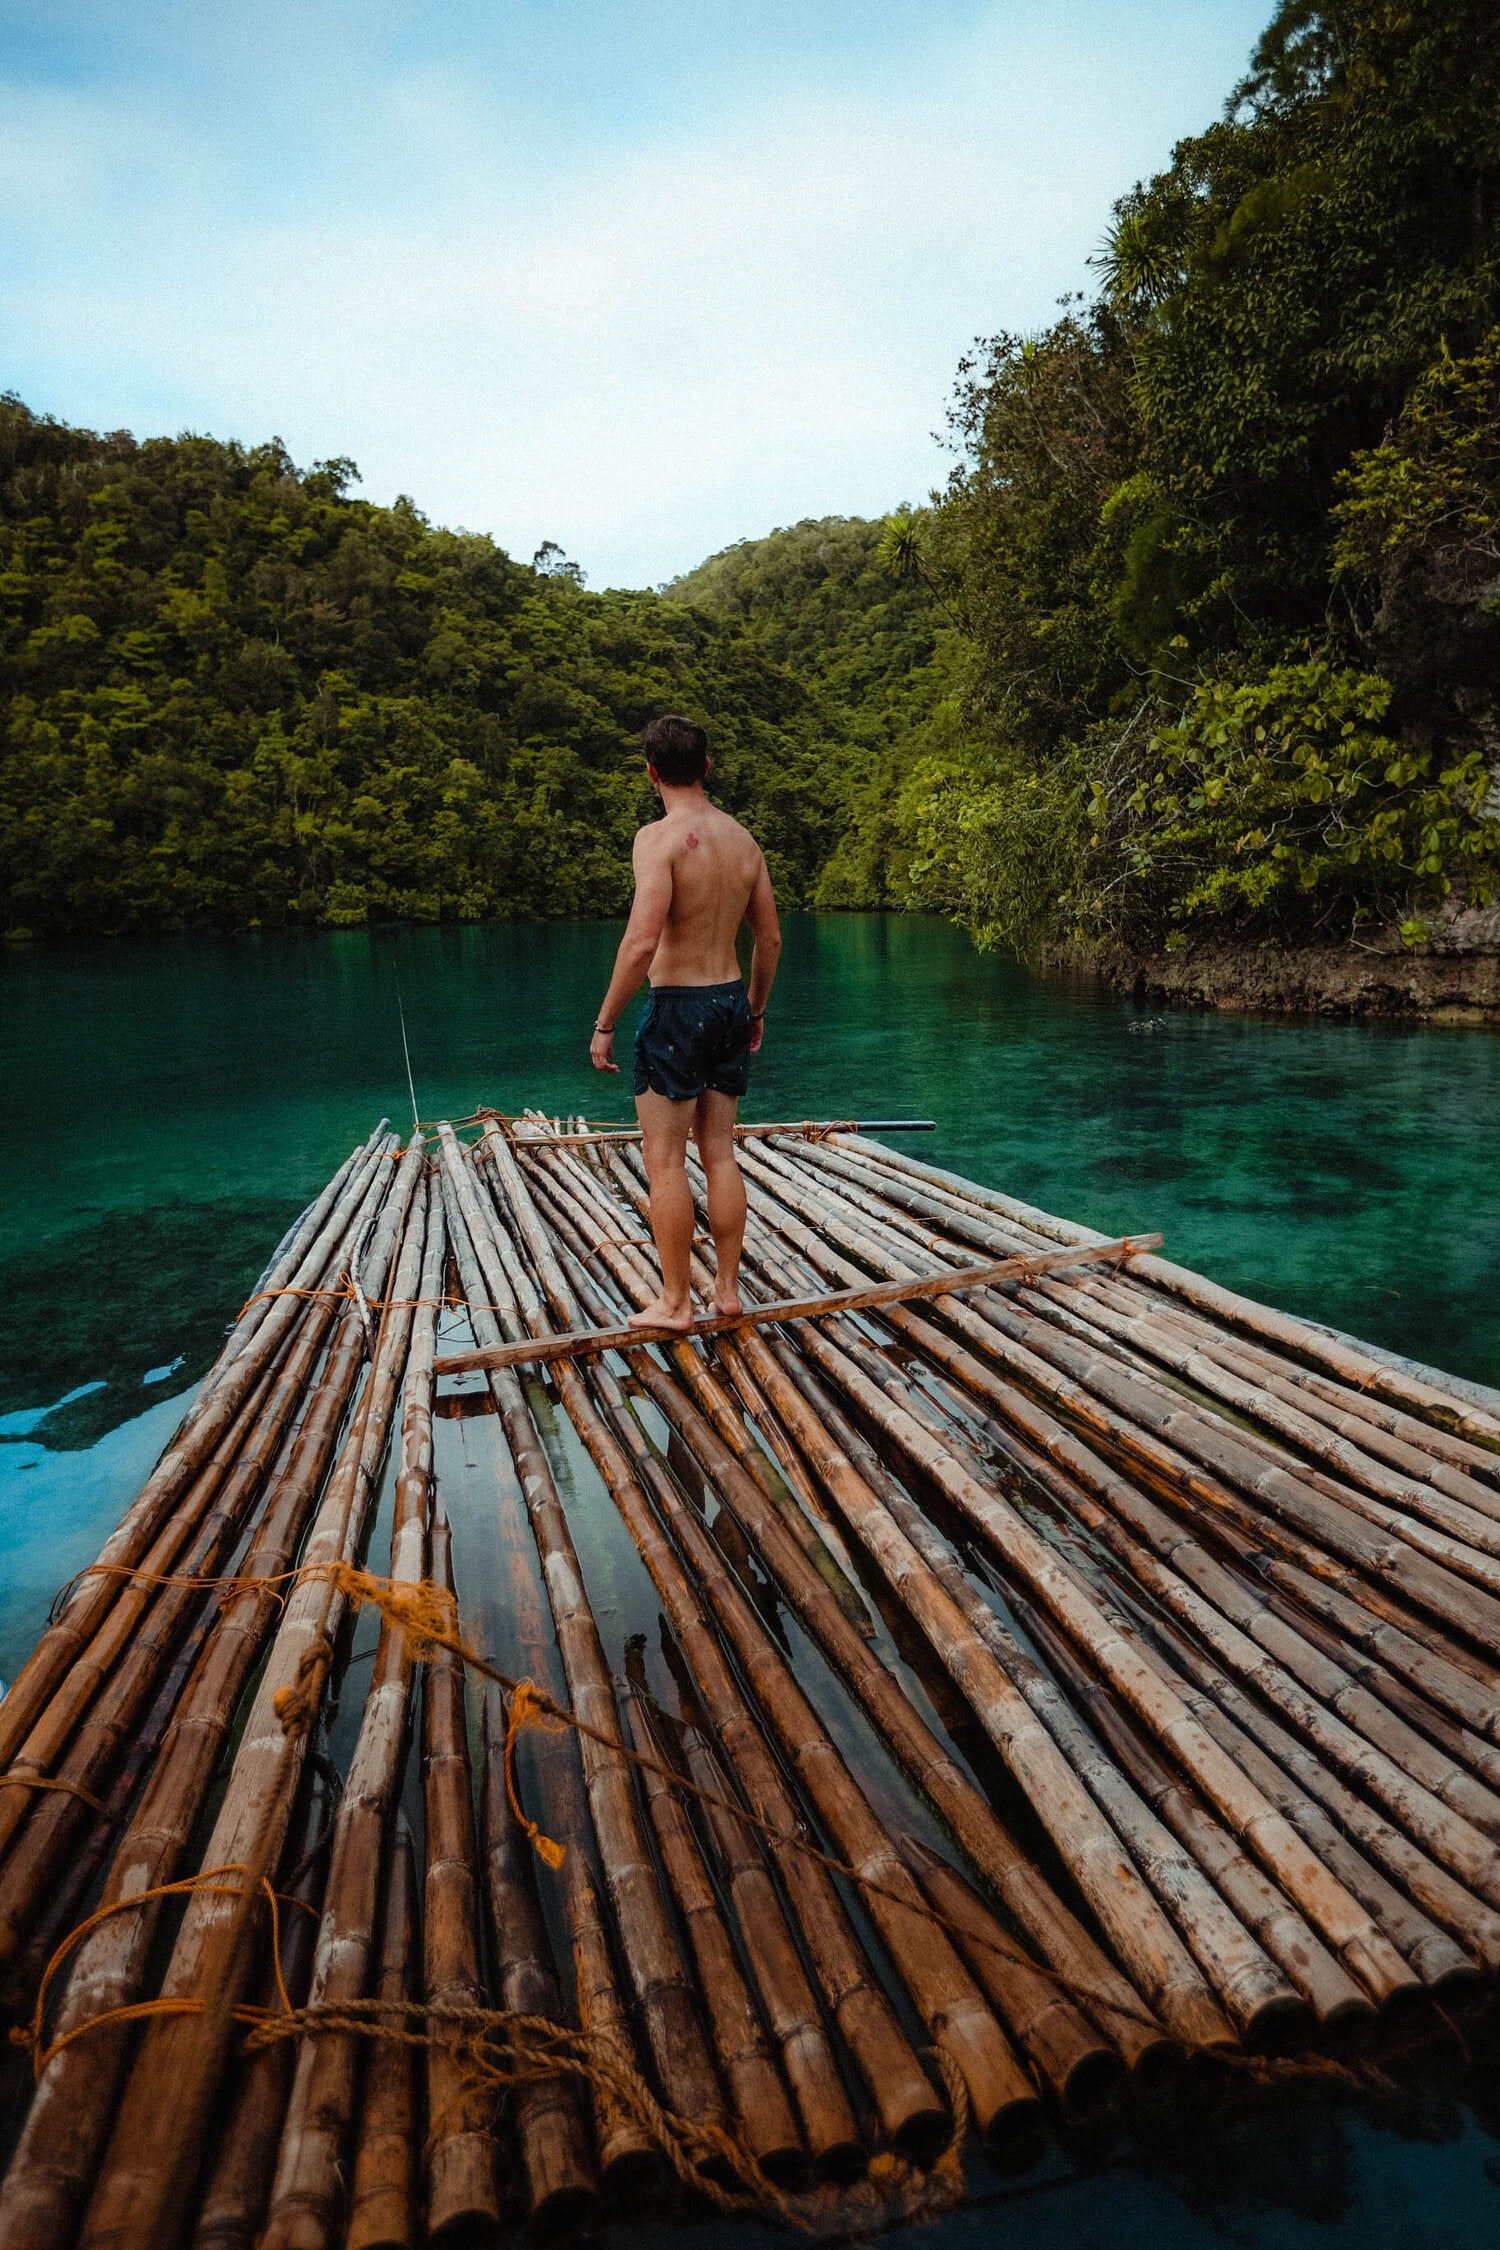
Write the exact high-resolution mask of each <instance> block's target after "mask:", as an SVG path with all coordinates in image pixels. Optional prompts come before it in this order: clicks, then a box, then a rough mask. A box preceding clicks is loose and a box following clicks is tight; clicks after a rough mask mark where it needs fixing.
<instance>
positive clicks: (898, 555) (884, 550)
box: [875, 514, 925, 578]
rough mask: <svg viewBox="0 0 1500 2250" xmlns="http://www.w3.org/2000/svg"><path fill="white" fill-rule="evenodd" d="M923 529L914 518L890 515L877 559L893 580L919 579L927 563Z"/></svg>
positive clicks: (882, 535) (881, 537)
mask: <svg viewBox="0 0 1500 2250" xmlns="http://www.w3.org/2000/svg"><path fill="white" fill-rule="evenodd" d="M924 559H925V558H924V550H923V545H922V527H921V525H920V524H919V522H918V521H917V518H916V517H915V516H914V515H910V514H901V515H895V516H887V517H886V519H885V529H884V530H883V531H882V533H881V535H880V543H879V545H878V546H877V547H876V549H875V560H876V562H877V563H878V564H879V566H880V568H881V569H882V570H883V571H885V572H886V574H887V575H888V576H889V577H891V578H920V577H921V576H922V575H923V571H922V564H923V561H924Z"/></svg>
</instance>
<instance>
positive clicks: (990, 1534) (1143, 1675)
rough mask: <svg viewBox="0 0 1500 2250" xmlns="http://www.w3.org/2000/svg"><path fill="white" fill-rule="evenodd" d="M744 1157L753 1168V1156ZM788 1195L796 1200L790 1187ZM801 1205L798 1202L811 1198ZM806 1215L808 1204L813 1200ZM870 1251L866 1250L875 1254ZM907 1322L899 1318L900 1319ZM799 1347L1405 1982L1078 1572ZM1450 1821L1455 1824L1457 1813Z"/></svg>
mask: <svg viewBox="0 0 1500 2250" xmlns="http://www.w3.org/2000/svg"><path fill="white" fill-rule="evenodd" d="M748 1162H749V1163H750V1164H752V1165H753V1166H755V1167H756V1168H757V1169H759V1160H758V1159H750V1160H748ZM789 1192H790V1193H791V1194H793V1195H794V1196H795V1195H796V1191H789ZM800 1200H802V1201H803V1202H804V1203H805V1202H806V1201H807V1198H805V1197H801V1198H800ZM813 1208H816V1199H814V1204H813ZM838 1224H839V1225H840V1227H841V1229H842V1231H843V1233H844V1234H845V1235H846V1236H849V1237H851V1238H852V1239H856V1240H857V1239H859V1238H858V1235H857V1230H854V1229H852V1228H851V1227H850V1226H849V1225H848V1223H847V1222H845V1221H839V1222H838ZM875 1255H876V1253H875V1252H873V1251H871V1252H870V1256H871V1258H872V1259H873V1258H874V1257H875ZM940 1304H941V1305H942V1306H943V1309H944V1310H946V1308H947V1306H948V1305H950V1304H952V1305H956V1300H955V1299H952V1298H949V1299H947V1300H940ZM959 1309H960V1310H961V1309H962V1308H959ZM894 1311H895V1313H896V1314H897V1315H898V1316H900V1315H902V1312H903V1309H902V1308H899V1307H897V1308H894ZM914 1318H915V1316H912V1315H904V1319H905V1320H913V1319H914ZM799 1343H800V1345H801V1349H802V1350H803V1352H804V1354H805V1355H806V1356H807V1357H808V1358H810V1359H811V1360H812V1361H813V1362H814V1364H815V1365H817V1366H818V1367H819V1368H820V1369H821V1370H822V1371H823V1372H824V1373H825V1374H827V1375H829V1376H831V1377H832V1379H833V1380H834V1382H835V1384H836V1386H837V1387H838V1388H839V1389H840V1390H842V1391H843V1392H844V1394H845V1395H846V1396H847V1397H848V1398H850V1399H851V1400H852V1402H853V1403H854V1404H855V1405H856V1406H857V1407H858V1409H859V1411H860V1412H861V1413H862V1414H863V1415H865V1417H866V1418H867V1419H868V1420H869V1421H870V1422H871V1423H873V1424H874V1426H876V1427H877V1428H879V1429H881V1430H882V1431H883V1432H884V1433H885V1434H886V1435H887V1436H888V1437H889V1438H890V1439H891V1440H892V1442H893V1443H895V1444H896V1445H897V1446H898V1447H899V1448H900V1450H901V1451H902V1453H903V1454H904V1455H905V1456H906V1457H907V1458H908V1459H909V1460H911V1461H912V1462H913V1463H914V1465H915V1466H916V1467H918V1468H919V1469H920V1470H921V1471H922V1472H923V1473H924V1474H926V1475H928V1476H930V1477H931V1479H932V1480H933V1482H934V1483H935V1484H936V1485H937V1486H938V1487H939V1489H940V1490H941V1491H942V1492H943V1493H944V1496H945V1497H946V1498H947V1499H948V1500H949V1501H950V1502H951V1503H952V1504H953V1505H955V1506H956V1507H958V1508H959V1510H960V1512H961V1513H962V1514H963V1515H965V1516H966V1517H968V1518H969V1520H970V1521H971V1522H973V1523H974V1524H975V1525H976V1527H977V1528H979V1529H981V1530H982V1531H983V1532H984V1533H985V1535H986V1537H987V1538H988V1539H989V1540H990V1543H991V1545H992V1546H993V1547H994V1549H995V1551H996V1552H997V1553H998V1554H999V1556H1000V1558H1001V1560H1002V1562H1003V1563H1004V1565H1005V1567H1006V1569H1007V1570H1009V1571H1014V1572H1016V1574H1017V1575H1018V1577H1019V1580H1020V1582H1021V1583H1022V1584H1023V1585H1024V1586H1025V1587H1026V1588H1027V1589H1028V1590H1029V1591H1030V1592H1031V1593H1032V1594H1033V1596H1034V1598H1036V1599H1037V1600H1038V1601H1039V1602H1040V1603H1041V1605H1042V1607H1043V1608H1044V1610H1045V1611H1046V1612H1047V1614H1048V1615H1049V1616H1052V1617H1054V1618H1055V1619H1056V1620H1057V1622H1058V1623H1059V1624H1060V1625H1061V1626H1062V1628H1063V1630H1064V1631H1065V1632H1066V1634H1067V1636H1068V1638H1069V1639H1070V1640H1072V1641H1073V1642H1074V1643H1075V1645H1077V1646H1078V1647H1080V1648H1081V1649H1083V1650H1084V1651H1085V1652H1086V1653H1087V1654H1088V1655H1089V1657H1090V1659H1091V1660H1092V1661H1093V1662H1094V1663H1095V1664H1096V1665H1097V1667H1098V1669H1099V1670H1100V1671H1101V1673H1102V1674H1103V1676H1104V1677H1105V1679H1106V1680H1107V1681H1108V1682H1109V1684H1110V1685H1111V1686H1112V1687H1113V1688H1114V1689H1115V1690H1116V1691H1117V1692H1118V1693H1120V1694H1122V1695H1123V1696H1124V1697H1125V1698H1126V1701H1127V1703H1128V1704H1129V1706H1130V1708H1131V1709H1132V1710H1133V1711H1135V1712H1136V1713H1137V1715H1138V1716H1140V1717H1141V1718H1142V1719H1143V1720H1144V1721H1145V1723H1146V1725H1147V1726H1148V1728H1149V1729H1150V1730H1151V1731H1152V1732H1153V1733H1155V1734H1158V1735H1159V1736H1160V1737H1161V1738H1162V1740H1163V1741H1164V1742H1165V1743H1167V1744H1168V1745H1169V1746H1170V1748H1171V1751H1172V1755H1173V1757H1174V1759H1175V1761H1176V1762H1177V1763H1178V1764H1179V1765H1181V1766H1182V1767H1183V1768H1184V1770H1185V1771H1187V1772H1188V1773H1189V1774H1190V1775H1191V1777H1192V1778H1193V1779H1194V1780H1195V1781H1196V1782H1197V1784H1198V1786H1199V1787H1200V1788H1201V1789H1202V1790H1203V1791H1204V1793H1205V1795H1206V1796H1207V1797H1208V1799H1209V1801H1210V1803H1211V1804H1213V1805H1214V1807H1215V1809H1216V1810H1217V1811H1218V1812H1219V1814H1220V1816H1221V1817H1222V1818H1224V1819H1225V1820H1226V1821H1227V1822H1228V1824H1229V1826H1230V1828H1231V1829H1232V1830H1233V1831H1234V1832H1235V1833H1236V1834H1238V1835H1240V1836H1241V1837H1242V1839H1243V1840H1244V1841H1245V1842H1246V1843H1247V1845H1248V1846H1249V1847H1250V1848H1251V1850H1252V1851H1253V1852H1254V1853H1255V1855H1256V1857H1257V1858H1259V1859H1260V1860H1261V1861H1262V1864H1263V1865H1264V1866H1265V1867H1266V1869H1267V1872H1268V1873H1269V1874H1271V1875H1272V1877H1273V1878H1274V1879H1275V1880H1276V1881H1277V1882H1279V1883H1280V1884H1281V1886H1282V1888H1283V1889H1285V1890H1286V1891H1287V1892H1288V1895H1289V1896H1290V1897H1291V1898H1292V1900H1293V1901H1294V1903H1295V1904H1296V1905H1297V1906H1299V1907H1300V1908H1301V1910H1302V1911H1303V1912H1304V1913H1305V1914H1306V1915H1307V1916H1308V1919H1309V1920H1310V1921H1311V1922H1312V1924H1313V1927H1314V1928H1315V1929H1316V1930H1318V1931H1319V1933H1320V1934H1321V1935H1322V1936H1323V1937H1324V1938H1325V1939H1326V1940H1327V1941H1328V1942H1329V1943H1331V1944H1332V1945H1333V1947H1334V1949H1335V1950H1336V1951H1337V1952H1338V1953H1339V1954H1340V1956H1341V1957H1342V1958H1343V1959H1344V1961H1345V1964H1346V1966H1348V1967H1349V1968H1351V1969H1352V1970H1353V1971H1354V1973H1355V1974H1356V1975H1358V1976H1359V1978H1360V1981H1361V1982H1362V1983H1365V1984H1366V1985H1367V1987H1371V1988H1372V1989H1373V1990H1374V1991H1375V1992H1376V1993H1377V1995H1381V1994H1383V1993H1384V1991H1385V1990H1386V1989H1387V1987H1388V1986H1389V1984H1390V1980H1391V1979H1392V1978H1393V1977H1398V1976H1399V1977H1401V1978H1404V1976H1405V1975H1406V1973H1407V1972H1406V1970H1405V1965H1404V1964H1403V1963H1401V1962H1400V1960H1399V1957H1398V1956H1396V1955H1395V1953H1394V1949H1393V1948H1392V1947H1390V1945H1389V1944H1388V1942H1387V1941H1386V1940H1385V1939H1384V1938H1383V1937H1382V1936H1381V1933H1380V1932H1379V1931H1378V1930H1377V1929H1376V1928H1375V1926H1374V1925H1373V1923H1372V1922H1371V1920H1370V1917H1369V1916H1368V1914H1367V1913H1365V1911H1364V1910H1363V1909H1362V1908H1360V1907H1359V1905H1358V1902H1357V1901H1356V1900H1354V1899H1353V1898H1352V1897H1351V1895H1350V1894H1349V1893H1348V1892H1347V1891H1345V1890H1344V1888H1343V1886H1342V1885H1341V1884H1340V1883H1338V1882H1337V1881H1336V1880H1335V1878H1333V1877H1332V1876H1331V1875H1330V1874H1329V1873H1328V1871H1327V1869H1326V1868H1324V1867H1323V1866H1322V1864H1321V1862H1319V1861H1318V1860H1317V1859H1316V1858H1315V1857H1314V1855H1313V1854H1312V1853H1310V1852H1309V1851H1308V1850H1307V1848H1306V1846H1305V1844H1303V1842H1302V1840H1301V1838H1300V1837H1299V1836H1297V1834H1296V1832H1295V1831H1294V1830H1292V1829H1291V1828H1290V1826H1289V1825H1288V1823H1287V1822H1286V1821H1285V1820H1283V1819H1282V1817H1281V1816H1280V1815H1279V1814H1278V1813H1276V1812H1275V1811H1274V1808H1273V1807H1272V1806H1271V1805H1270V1804H1269V1803H1268V1802H1267V1800H1266V1799H1265V1798H1264V1797H1262V1796H1261V1795H1260V1793H1259V1791H1258V1790H1256V1789H1255V1788H1254V1787H1253V1786H1252V1785H1251V1784H1250V1783H1249V1782H1248V1781H1247V1780H1246V1777H1245V1776H1244V1775H1243V1774H1242V1773H1241V1772H1240V1771H1239V1769H1238V1768H1237V1767H1236V1766H1235V1765H1234V1764H1233V1761H1232V1760H1230V1759H1228V1758H1226V1757H1225V1756H1224V1755H1223V1753H1222V1752H1221V1751H1220V1750H1219V1749H1218V1747H1217V1745H1216V1744H1214V1743H1213V1742H1212V1741H1211V1739H1210V1738H1209V1737H1208V1736H1207V1735H1205V1734H1204V1732H1203V1730H1202V1729H1201V1728H1200V1727H1198V1726H1197V1725H1196V1723H1195V1722H1194V1721H1193V1720H1192V1718H1191V1715H1190V1714H1189V1713H1188V1712H1187V1710H1186V1708H1185V1706H1183V1705H1182V1703H1181V1701H1180V1699H1179V1698H1178V1697H1177V1696H1176V1695H1175V1694H1174V1693H1173V1692H1172V1691H1171V1690H1170V1688H1168V1687H1166V1685H1165V1683H1164V1682H1162V1681H1161V1680H1159V1679H1157V1678H1155V1677H1154V1676H1153V1675H1152V1674H1151V1672H1150V1671H1149V1669H1148V1668H1146V1667H1144V1666H1143V1665H1142V1664H1141V1661H1140V1658H1139V1656H1138V1654H1137V1653H1136V1651H1135V1650H1134V1648H1133V1647H1132V1646H1131V1645H1130V1644H1128V1643H1127V1642H1125V1641H1124V1640H1122V1639H1121V1637H1120V1636H1119V1635H1118V1634H1115V1633H1112V1632H1111V1631H1110V1630H1109V1628H1108V1627H1107V1626H1106V1625H1105V1624H1104V1622H1103V1621H1102V1620H1101V1618H1100V1617H1099V1615H1098V1612H1097V1610H1096V1608H1095V1606H1094V1604H1093V1603H1092V1601H1091V1599H1090V1597H1089V1595H1088V1593H1087V1591H1086V1589H1085V1588H1084V1586H1083V1585H1082V1584H1081V1583H1080V1582H1079V1580H1078V1579H1077V1578H1076V1576H1075V1575H1074V1574H1073V1573H1072V1572H1070V1571H1069V1570H1067V1569H1066V1567H1065V1566H1063V1565H1062V1564H1061V1563H1060V1562H1059V1561H1058V1560H1057V1559H1056V1558H1055V1557H1053V1556H1052V1555H1050V1554H1049V1552H1048V1550H1047V1549H1046V1547H1045V1546H1044V1545H1043V1544H1042V1542H1041V1541H1040V1540H1039V1539H1038V1538H1037V1536H1036V1534H1035V1533H1034V1532H1032V1531H1031V1530H1030V1529H1029V1528H1028V1527H1027V1526H1026V1525H1025V1524H1024V1523H1023V1522H1022V1521H1021V1519H1020V1518H1019V1517H1018V1516H1017V1515H1016V1514H1015V1512H1014V1510H1012V1509H1011V1508H1009V1507H1008V1506H1007V1505H1006V1504H1005V1503H1004V1502H1003V1501H1002V1500H1001V1499H1000V1498H999V1497H998V1495H996V1494H994V1493H993V1492H991V1491H990V1490H989V1489H987V1487H986V1486H985V1485H984V1483H983V1482H982V1481H981V1480H980V1478H979V1477H977V1476H976V1475H975V1474H974V1472H973V1469H972V1468H971V1467H970V1466H969V1465H968V1464H967V1463H966V1461H965V1460H964V1459H963V1458H961V1457H960V1455H961V1453H962V1450H963V1449H962V1448H961V1447H957V1448H956V1447H955V1446H953V1445H947V1446H945V1445H944V1444H943V1443H942V1442H941V1441H939V1440H936V1439H934V1438H933V1436H932V1434H931V1433H930V1432H929V1431H928V1430H926V1429H924V1428H923V1427H922V1426H921V1424H920V1423H918V1422H917V1421H916V1420H915V1419H914V1418H913V1417H912V1415H911V1414H910V1413H909V1412H907V1411H906V1409H905V1408H904V1407H903V1406H902V1405H900V1404H899V1403H897V1401H896V1399H895V1398H894V1397H893V1395H892V1394H891V1390H890V1388H889V1386H888V1385H887V1386H886V1387H882V1386H881V1385H880V1384H878V1383H875V1382H872V1381H871V1379H870V1377H869V1376H868V1375H867V1374H866V1373H865V1372H864V1370H863V1369H862V1368H860V1367H857V1366H856V1365H855V1364H854V1362H853V1361H852V1360H851V1359H850V1358H849V1357H848V1355H847V1354H846V1353H845V1352H843V1351H842V1350H841V1349H840V1348H839V1347H838V1346H837V1345H836V1344H834V1343H833V1342H832V1341H831V1340H830V1339H829V1338H828V1337H827V1336H825V1335H824V1334H823V1332H822V1329H821V1327H819V1326H815V1325H809V1326H808V1328H807V1329H806V1330H805V1331H803V1332H802V1334H801V1335H800V1337H799ZM966 1356H969V1355H966ZM1448 1818H1449V1821H1450V1822H1452V1820H1453V1819H1454V1816H1452V1815H1449V1816H1448ZM1470 1833H1471V1834H1472V1835H1473V1836H1474V1841H1475V1842H1476V1843H1479V1842H1481V1841H1482V1840H1481V1839H1479V1838H1478V1836H1477V1832H1473V1831H1471V1832H1470ZM1455 1841H1456V1843H1457V1846H1458V1848H1460V1849H1462V1850H1465V1851H1467V1845H1466V1843H1465V1842H1464V1841H1463V1840H1462V1839H1458V1838H1457V1837H1456V1832H1455ZM1372 1979H1373V1980H1374V1981H1373V1986H1372V1983H1371V1980H1372Z"/></svg>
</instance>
